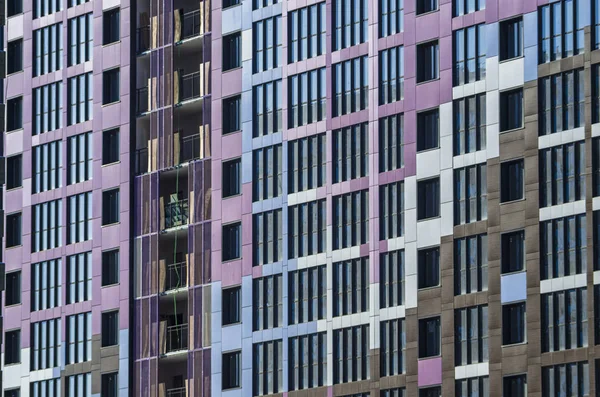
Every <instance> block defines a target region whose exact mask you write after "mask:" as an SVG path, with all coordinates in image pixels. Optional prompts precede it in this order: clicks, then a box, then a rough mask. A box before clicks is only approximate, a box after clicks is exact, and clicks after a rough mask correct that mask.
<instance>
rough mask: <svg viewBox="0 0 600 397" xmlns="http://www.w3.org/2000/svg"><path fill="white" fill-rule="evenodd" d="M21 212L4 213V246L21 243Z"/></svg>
mask: <svg viewBox="0 0 600 397" xmlns="http://www.w3.org/2000/svg"><path fill="white" fill-rule="evenodd" d="M22 230H23V229H22V225H21V213H20V212H19V213H16V214H9V215H6V248H10V247H17V246H19V245H21V233H22Z"/></svg>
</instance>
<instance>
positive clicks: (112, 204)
mask: <svg viewBox="0 0 600 397" xmlns="http://www.w3.org/2000/svg"><path fill="white" fill-rule="evenodd" d="M115 193H116V194H115ZM107 200H110V201H109V202H108V203H107ZM115 210H116V212H113V211H115ZM107 211H108V214H107ZM120 222H121V191H120V188H118V187H117V188H112V189H107V190H104V191H102V226H111V225H116V224H118V223H120Z"/></svg>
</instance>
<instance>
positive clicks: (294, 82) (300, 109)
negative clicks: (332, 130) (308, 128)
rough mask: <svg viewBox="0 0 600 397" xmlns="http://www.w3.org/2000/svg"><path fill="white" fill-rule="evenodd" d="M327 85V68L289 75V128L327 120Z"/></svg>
mask: <svg viewBox="0 0 600 397" xmlns="http://www.w3.org/2000/svg"><path fill="white" fill-rule="evenodd" d="M326 86H327V85H326V77H325V68H321V69H315V70H310V71H308V72H304V73H300V74H296V75H294V76H289V77H288V96H289V97H288V102H289V103H290V107H289V109H288V128H295V127H299V126H302V125H307V124H310V123H316V122H317V121H321V120H325V116H326V108H325V107H326V101H327V88H326Z"/></svg>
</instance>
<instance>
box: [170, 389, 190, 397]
mask: <svg viewBox="0 0 600 397" xmlns="http://www.w3.org/2000/svg"><path fill="white" fill-rule="evenodd" d="M185 396H186V393H185V387H177V388H174V389H169V390H167V397H185Z"/></svg>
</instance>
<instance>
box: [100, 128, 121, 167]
mask: <svg viewBox="0 0 600 397" xmlns="http://www.w3.org/2000/svg"><path fill="white" fill-rule="evenodd" d="M119 146H120V144H119V129H118V128H114V129H112V130H107V131H103V132H102V165H107V164H112V163H117V162H119Z"/></svg>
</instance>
